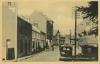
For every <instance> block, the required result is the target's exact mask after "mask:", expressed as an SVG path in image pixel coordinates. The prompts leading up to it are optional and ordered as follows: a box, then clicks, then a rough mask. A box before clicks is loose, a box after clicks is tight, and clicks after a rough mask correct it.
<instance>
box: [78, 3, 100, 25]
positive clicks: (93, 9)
mask: <svg viewBox="0 0 100 64" xmlns="http://www.w3.org/2000/svg"><path fill="white" fill-rule="evenodd" d="M78 11H80V12H82V14H84V16H83V19H86V18H89V20H90V21H92V22H93V23H96V24H98V1H91V2H89V3H88V6H87V7H83V6H81V7H79V8H78Z"/></svg>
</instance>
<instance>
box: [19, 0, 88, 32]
mask: <svg viewBox="0 0 100 64" xmlns="http://www.w3.org/2000/svg"><path fill="white" fill-rule="evenodd" d="M17 4H18V5H17V8H18V13H19V14H21V15H23V16H29V15H31V14H32V13H33V12H34V11H40V12H43V14H45V15H46V16H47V17H49V18H51V19H52V20H53V21H54V29H55V30H58V29H59V31H60V32H61V33H62V34H68V33H69V30H70V29H71V30H72V32H74V22H75V21H74V6H86V5H87V1H73V2H72V1H70V0H69V1H68V0H27V1H18V2H17ZM79 23H80V22H79Z"/></svg>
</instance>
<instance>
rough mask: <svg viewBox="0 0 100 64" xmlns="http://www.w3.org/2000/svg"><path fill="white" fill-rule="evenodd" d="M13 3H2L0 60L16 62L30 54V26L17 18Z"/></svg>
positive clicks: (25, 21)
mask: <svg viewBox="0 0 100 64" xmlns="http://www.w3.org/2000/svg"><path fill="white" fill-rule="evenodd" d="M13 4H15V3H14V2H3V5H2V6H3V7H2V8H3V13H2V15H3V26H2V27H3V34H2V38H3V40H2V47H3V48H2V49H3V50H2V60H13V59H15V60H17V58H20V57H23V56H27V55H30V54H31V47H32V46H31V42H32V26H31V24H30V23H28V22H27V20H25V19H24V18H21V17H19V16H17V12H16V8H15V5H13Z"/></svg>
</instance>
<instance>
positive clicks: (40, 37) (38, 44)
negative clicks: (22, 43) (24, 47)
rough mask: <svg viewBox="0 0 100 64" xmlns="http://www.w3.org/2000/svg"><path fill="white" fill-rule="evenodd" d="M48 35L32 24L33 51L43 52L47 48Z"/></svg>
mask: <svg viewBox="0 0 100 64" xmlns="http://www.w3.org/2000/svg"><path fill="white" fill-rule="evenodd" d="M45 41H46V35H45V33H43V32H41V31H40V30H39V29H38V28H36V27H35V26H32V53H37V52H41V51H43V50H44V49H45Z"/></svg>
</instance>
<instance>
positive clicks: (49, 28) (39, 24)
mask: <svg viewBox="0 0 100 64" xmlns="http://www.w3.org/2000/svg"><path fill="white" fill-rule="evenodd" d="M30 23H31V24H32V25H34V26H35V27H36V28H38V29H39V30H40V31H41V32H43V33H45V35H46V39H48V40H49V41H50V42H52V37H53V21H52V20H51V19H49V18H48V17H46V15H44V14H43V13H41V12H38V11H35V12H33V13H32V14H31V16H30ZM45 43H46V41H45Z"/></svg>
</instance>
